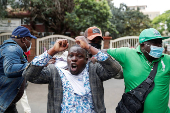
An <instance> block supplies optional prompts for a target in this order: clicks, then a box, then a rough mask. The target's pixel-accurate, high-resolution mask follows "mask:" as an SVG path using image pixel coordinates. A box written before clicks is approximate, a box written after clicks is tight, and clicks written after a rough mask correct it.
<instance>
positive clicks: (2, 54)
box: [0, 39, 28, 113]
mask: <svg viewBox="0 0 170 113" xmlns="http://www.w3.org/2000/svg"><path fill="white" fill-rule="evenodd" d="M23 55H24V52H23V50H22V48H21V47H20V46H19V45H18V44H17V43H16V42H15V41H14V40H11V39H9V40H6V41H4V43H3V44H2V45H1V46H0V113H4V112H5V110H6V109H7V108H8V106H9V105H10V104H11V103H12V101H13V100H14V98H15V97H16V95H17V94H18V92H19V89H20V87H21V84H22V83H23V80H24V78H23V77H22V72H23V71H24V69H25V67H26V66H27V65H28V63H27V59H26V58H25V57H24V56H23Z"/></svg>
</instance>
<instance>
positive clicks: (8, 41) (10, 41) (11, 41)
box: [3, 38, 18, 45]
mask: <svg viewBox="0 0 170 113" xmlns="http://www.w3.org/2000/svg"><path fill="white" fill-rule="evenodd" d="M6 43H15V44H17V45H18V43H17V42H15V41H14V40H12V39H11V38H10V39H8V40H5V41H4V42H3V44H6Z"/></svg>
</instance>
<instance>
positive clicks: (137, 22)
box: [109, 1, 152, 38]
mask: <svg viewBox="0 0 170 113" xmlns="http://www.w3.org/2000/svg"><path fill="white" fill-rule="evenodd" d="M109 6H110V8H111V12H112V14H113V17H112V19H111V20H110V21H111V23H113V24H114V25H115V26H116V30H117V31H118V33H113V34H111V36H112V37H113V38H118V37H123V36H134V35H137V36H138V35H139V34H140V32H141V31H142V30H143V29H146V28H149V27H151V26H152V25H151V21H150V19H149V18H148V16H147V15H144V14H143V13H141V12H139V10H130V9H129V8H128V7H127V6H126V5H125V4H120V7H119V8H116V7H114V5H113V3H112V2H111V1H110V2H109Z"/></svg>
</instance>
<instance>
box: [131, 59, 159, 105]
mask: <svg viewBox="0 0 170 113" xmlns="http://www.w3.org/2000/svg"><path fill="white" fill-rule="evenodd" d="M157 67H158V62H155V63H154V66H153V68H152V69H151V72H150V74H149V76H148V77H147V78H146V79H145V80H144V81H143V82H142V83H141V84H140V85H139V86H137V87H136V88H135V89H133V90H131V91H130V92H128V93H131V94H132V95H135V97H136V98H138V99H139V100H140V101H141V102H142V103H144V101H145V99H146V97H147V95H148V94H149V93H150V92H151V91H152V89H153V88H154V86H155V84H154V78H155V76H156V73H157Z"/></svg>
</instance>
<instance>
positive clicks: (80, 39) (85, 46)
mask: <svg viewBox="0 0 170 113" xmlns="http://www.w3.org/2000/svg"><path fill="white" fill-rule="evenodd" d="M75 39H76V43H77V44H78V45H80V47H81V48H83V49H89V44H88V42H87V40H86V38H85V37H84V36H77V37H76V38H75Z"/></svg>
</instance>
